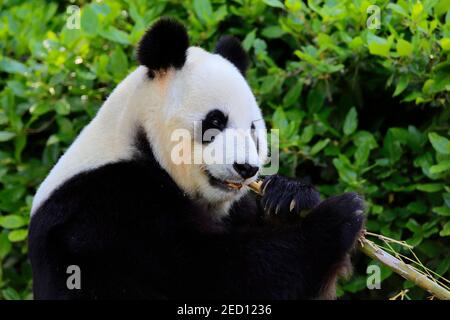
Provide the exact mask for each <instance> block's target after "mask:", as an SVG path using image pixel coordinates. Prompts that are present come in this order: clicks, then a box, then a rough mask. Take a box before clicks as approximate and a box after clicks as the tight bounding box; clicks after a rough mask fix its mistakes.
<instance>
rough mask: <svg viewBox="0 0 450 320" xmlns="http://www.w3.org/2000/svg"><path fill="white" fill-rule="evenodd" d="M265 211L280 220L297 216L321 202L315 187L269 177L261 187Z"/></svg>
mask: <svg viewBox="0 0 450 320" xmlns="http://www.w3.org/2000/svg"><path fill="white" fill-rule="evenodd" d="M261 190H262V192H263V196H262V199H261V202H262V205H263V207H264V211H265V212H266V213H267V214H269V215H276V216H277V217H279V218H285V217H288V216H293V215H294V216H297V215H298V214H299V213H300V211H302V210H307V209H312V208H314V207H315V206H316V205H318V204H319V202H320V196H319V193H318V192H317V191H316V189H315V188H314V186H312V185H310V184H306V183H303V182H300V181H297V180H294V179H290V178H286V177H283V176H280V175H273V176H268V177H266V178H265V179H264V181H263V184H262V185H261Z"/></svg>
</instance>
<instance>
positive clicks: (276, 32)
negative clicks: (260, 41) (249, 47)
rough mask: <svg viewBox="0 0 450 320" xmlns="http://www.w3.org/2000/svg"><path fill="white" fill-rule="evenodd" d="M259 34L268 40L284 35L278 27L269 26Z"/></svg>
mask: <svg viewBox="0 0 450 320" xmlns="http://www.w3.org/2000/svg"><path fill="white" fill-rule="evenodd" d="M261 34H262V35H263V36H264V37H266V38H269V39H275V38H279V37H281V36H282V35H283V34H284V30H283V29H281V28H280V27H279V26H270V27H266V28H264V29H263V30H262V32H261Z"/></svg>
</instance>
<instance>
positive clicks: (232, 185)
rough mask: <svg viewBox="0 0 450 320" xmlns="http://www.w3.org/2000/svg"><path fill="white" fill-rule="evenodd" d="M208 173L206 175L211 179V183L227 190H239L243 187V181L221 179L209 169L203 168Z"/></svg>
mask: <svg viewBox="0 0 450 320" xmlns="http://www.w3.org/2000/svg"><path fill="white" fill-rule="evenodd" d="M203 171H204V172H205V174H206V176H207V177H208V179H209V183H210V184H211V185H212V186H214V187H217V188H220V189H222V190H226V191H234V192H236V191H239V190H240V189H241V188H242V186H243V185H242V183H239V182H235V181H228V180H220V179H218V178H216V177H214V176H213V175H212V174H211V173H210V172H209V171H208V170H206V169H204V170H203Z"/></svg>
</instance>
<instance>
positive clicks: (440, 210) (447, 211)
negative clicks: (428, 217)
mask: <svg viewBox="0 0 450 320" xmlns="http://www.w3.org/2000/svg"><path fill="white" fill-rule="evenodd" d="M433 212H435V213H437V214H438V215H440V216H446V217H450V208H449V207H447V206H443V207H434V208H433Z"/></svg>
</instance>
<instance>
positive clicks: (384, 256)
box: [248, 181, 450, 300]
mask: <svg viewBox="0 0 450 320" xmlns="http://www.w3.org/2000/svg"><path fill="white" fill-rule="evenodd" d="M261 184H262V182H261V181H255V182H252V183H250V184H249V185H248V187H249V188H250V189H251V190H253V191H254V192H256V193H258V194H260V193H261ZM358 243H359V245H358V246H359V250H360V251H361V252H362V253H364V254H365V255H367V256H369V257H371V258H372V259H375V260H377V261H379V262H381V263H382V264H384V265H385V266H387V267H388V268H390V269H391V270H392V271H394V272H395V273H397V274H399V275H400V276H402V277H403V278H405V279H407V280H410V281H412V282H413V283H415V284H416V285H417V286H419V287H421V288H422V289H424V290H426V291H428V292H429V293H431V294H432V295H433V296H435V297H436V298H438V299H441V300H450V291H448V290H447V289H445V288H444V287H443V286H441V285H439V284H438V283H436V282H434V281H433V280H431V279H430V278H429V277H427V276H426V275H424V274H422V273H420V272H418V271H417V270H415V269H414V268H413V267H412V266H410V265H409V264H407V263H405V262H403V261H401V260H399V259H397V258H396V257H394V256H392V255H391V254H389V253H387V252H386V251H384V250H382V249H381V248H379V247H377V246H376V245H375V243H373V242H372V241H370V240H367V239H366V238H365V237H364V236H362V237H361V238H360V239H359V241H358Z"/></svg>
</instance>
